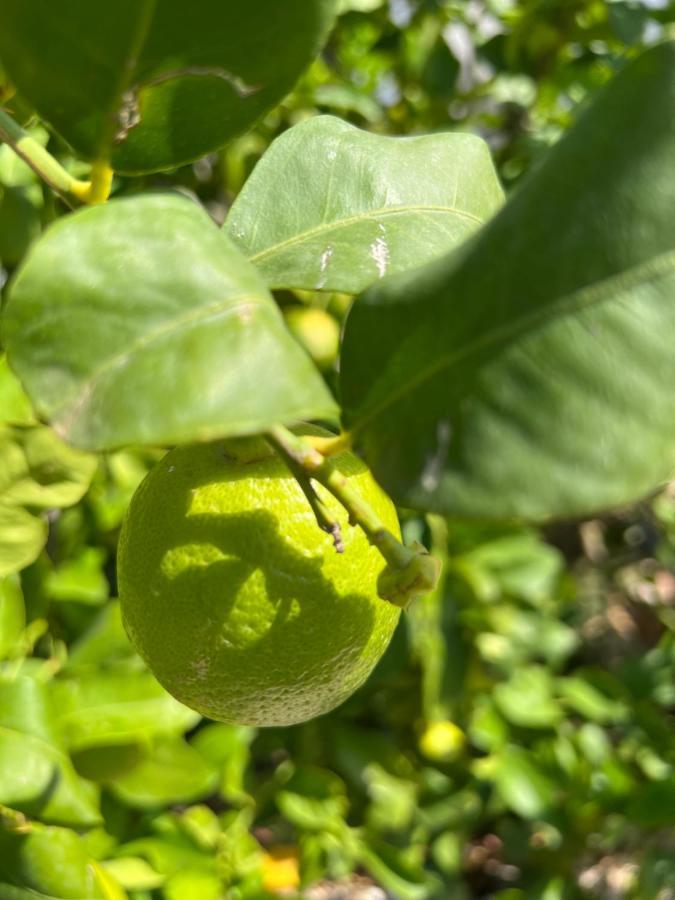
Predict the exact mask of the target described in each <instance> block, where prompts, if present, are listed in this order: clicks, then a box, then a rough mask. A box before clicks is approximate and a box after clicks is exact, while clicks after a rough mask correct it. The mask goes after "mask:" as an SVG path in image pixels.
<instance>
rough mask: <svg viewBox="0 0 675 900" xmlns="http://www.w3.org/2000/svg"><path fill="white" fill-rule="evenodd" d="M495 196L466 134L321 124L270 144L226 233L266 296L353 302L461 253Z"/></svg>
mask: <svg viewBox="0 0 675 900" xmlns="http://www.w3.org/2000/svg"><path fill="white" fill-rule="evenodd" d="M502 196H503V195H502V189H501V187H500V185H499V181H498V180H497V176H496V174H495V171H494V168H493V166H492V162H491V160H490V153H489V151H488V148H487V145H486V144H485V143H484V142H483V141H482V140H480V138H477V137H475V136H474V135H470V134H451V133H445V134H432V135H425V136H423V137H412V138H393V137H384V136H381V135H376V134H369V133H368V132H366V131H361V130H360V129H358V128H355V127H354V126H353V125H349V124H348V123H347V122H343V121H341V120H340V119H336V118H333V117H332V116H319V117H317V118H314V119H309V120H308V121H306V122H302V123H301V124H300V125H296V126H295V128H291V129H290V130H289V131H286V132H285V133H284V134H282V135H281V137H279V138H277V140H276V141H274V143H273V144H272V146H271V147H270V149H269V150H268V151H267V152H266V153H265V155H264V156H263V158H262V159H261V161H260V162H259V163H258V165H257V166H256V168H255V170H254V172H253V174H252V175H251V177H250V178H249V179H248V181H247V182H246V184H245V185H244V189H243V190H242V192H241V193H240V194H239V196H238V197H237V200H236V201H235V203H234V205H233V207H232V210H231V212H230V214H229V216H228V218H227V221H226V223H225V227H226V229H227V230H228V232H229V234H230V236H231V237H232V239H233V240H234V242H235V243H236V244H237V245H238V246H239V247H240V249H241V250H242V252H243V253H245V254H246V256H248V258H249V259H250V261H251V262H252V263H254V265H255V266H256V267H257V268H259V269H260V271H261V272H262V274H263V276H264V278H265V280H266V282H267V284H268V285H270V287H273V288H304V289H307V290H311V289H316V290H326V291H344V292H346V293H352V294H356V293H358V292H359V291H362V290H363V289H364V288H366V287H368V286H369V285H371V284H373V283H374V282H375V281H377V280H378V279H379V278H382V277H383V276H384V275H385V274H391V273H395V272H403V271H406V270H407V269H410V268H413V267H415V266H419V265H421V264H422V263H425V262H428V261H429V260H431V259H434V258H436V257H437V256H439V255H440V254H442V253H444V252H446V251H448V250H450V249H452V248H453V247H455V246H456V245H457V244H459V243H461V242H462V241H463V240H465V238H466V237H468V235H470V234H472V233H473V232H474V231H475V230H476V229H477V228H478V227H479V225H480V224H481V223H482V222H483V221H485V220H486V219H488V218H490V216H491V215H492V214H493V213H494V212H495V211H496V210H497V209H498V207H499V206H500V205H501V202H502Z"/></svg>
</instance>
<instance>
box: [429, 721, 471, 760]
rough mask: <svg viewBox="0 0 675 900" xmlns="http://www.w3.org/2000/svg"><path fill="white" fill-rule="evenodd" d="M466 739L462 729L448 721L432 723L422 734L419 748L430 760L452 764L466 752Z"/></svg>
mask: <svg viewBox="0 0 675 900" xmlns="http://www.w3.org/2000/svg"><path fill="white" fill-rule="evenodd" d="M465 746H466V737H465V735H464V732H463V731H462V729H461V728H460V727H459V726H458V725H455V723H454V722H450V721H448V720H443V721H438V722H431V723H430V724H429V725H427V727H426V728H425V729H424V731H423V732H422V735H421V737H420V742H419V747H420V750H421V751H422V753H423V754H424V755H425V756H426V757H427V758H428V759H433V760H436V761H438V762H452V761H453V760H455V759H457V757H458V756H460V754H461V753H462V751H463V750H464V747H465Z"/></svg>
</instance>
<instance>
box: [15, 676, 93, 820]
mask: <svg viewBox="0 0 675 900" xmlns="http://www.w3.org/2000/svg"><path fill="white" fill-rule="evenodd" d="M0 803H2V804H4V805H6V806H13V807H15V808H16V809H20V810H22V811H24V812H26V813H28V814H31V815H39V816H40V818H42V819H44V820H45V821H48V822H60V823H63V824H68V825H94V824H96V823H97V822H98V821H99V820H100V815H99V812H98V802H97V792H96V789H95V788H94V786H93V785H91V784H87V783H86V782H85V781H82V780H81V779H80V778H79V777H78V776H77V774H76V772H75V770H74V768H73V765H72V763H71V761H70V758H69V757H68V756H67V755H66V753H65V752H64V751H63V749H62V748H61V746H60V743H59V741H58V738H57V736H56V732H55V729H54V725H53V721H52V718H51V715H50V710H49V706H48V702H47V693H46V689H45V686H44V685H43V684H41V683H40V682H38V681H35V680H33V679H30V678H27V677H19V678H16V679H15V680H13V681H2V682H0Z"/></svg>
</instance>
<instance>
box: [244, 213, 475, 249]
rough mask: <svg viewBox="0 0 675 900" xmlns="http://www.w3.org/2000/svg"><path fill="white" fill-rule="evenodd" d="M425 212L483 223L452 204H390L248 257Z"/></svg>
mask: <svg viewBox="0 0 675 900" xmlns="http://www.w3.org/2000/svg"><path fill="white" fill-rule="evenodd" d="M425 212H432V213H433V212H438V213H447V214H448V215H453V216H457V217H459V218H463V219H469V220H471V221H472V222H475V223H476V224H477V225H482V224H483V220H482V219H480V218H479V217H478V216H475V215H474V214H473V213H470V212H467V211H466V210H462V209H456V208H455V207H452V206H442V205H438V206H436V205H432V204H421V205H419V206H417V205H414V204H412V205H409V206H393V207H392V206H389V207H383V208H382V209H372V210H368V212H366V213H359V214H358V215H354V216H348V217H346V218H344V219H338V220H337V221H334V222H322V223H321V224H320V225H316V226H315V227H314V228H308V229H307V230H306V231H303V232H301V233H300V234H296V235H293V237H290V238H287V239H286V240H284V241H279V243H277V244H272V245H271V246H270V247H266V248H265V249H264V250H259V251H258V252H257V253H254V254H253V255H252V256H249V257H248V259H249V262H252V263H254V264H255V263H259V262H260V261H261V260H263V259H265V258H267V257H268V256H273V255H274V254H275V253H280V252H282V251H283V250H286V249H287V248H288V247H291V246H293V245H294V244H300V243H302V242H303V241H306V240H309V239H311V238H313V237H316V236H317V235H319V234H325V233H326V232H327V231H332V230H333V229H339V228H347V227H348V226H349V225H355V224H357V223H359V222H366V221H368V220H369V219H377V218H383V217H389V216H397V215H404V214H406V213H413V214H418V213H425Z"/></svg>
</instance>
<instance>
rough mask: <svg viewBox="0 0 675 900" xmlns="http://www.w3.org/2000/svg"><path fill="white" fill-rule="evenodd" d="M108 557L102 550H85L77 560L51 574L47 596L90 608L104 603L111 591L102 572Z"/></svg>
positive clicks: (70, 560) (92, 548)
mask: <svg viewBox="0 0 675 900" xmlns="http://www.w3.org/2000/svg"><path fill="white" fill-rule="evenodd" d="M106 556H107V554H106V552H105V551H104V550H102V549H101V548H100V547H85V548H84V549H83V550H82V552H81V553H80V554H79V555H78V556H76V557H75V558H73V559H68V560H66V561H65V562H63V563H62V564H61V565H60V566H58V567H57V568H55V569H54V570H53V571H51V572H49V574H48V575H47V577H46V579H45V592H46V594H47V596H48V597H49V598H50V599H52V600H65V601H69V602H74V603H86V604H88V605H90V606H98V605H100V604H102V603H105V601H106V600H107V599H108V592H109V589H110V587H109V584H108V579H107V578H106V577H105V573H104V571H103V567H104V565H105V561H106Z"/></svg>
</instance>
